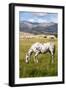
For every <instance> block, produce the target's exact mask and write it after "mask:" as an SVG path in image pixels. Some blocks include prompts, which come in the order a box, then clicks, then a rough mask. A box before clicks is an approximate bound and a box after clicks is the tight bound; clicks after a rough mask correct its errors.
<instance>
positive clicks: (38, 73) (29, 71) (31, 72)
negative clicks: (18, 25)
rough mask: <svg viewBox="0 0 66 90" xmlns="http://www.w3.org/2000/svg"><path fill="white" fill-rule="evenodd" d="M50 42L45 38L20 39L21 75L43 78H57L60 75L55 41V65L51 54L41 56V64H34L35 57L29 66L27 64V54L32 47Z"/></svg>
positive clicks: (22, 76) (39, 57)
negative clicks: (35, 44)
mask: <svg viewBox="0 0 66 90" xmlns="http://www.w3.org/2000/svg"><path fill="white" fill-rule="evenodd" d="M37 41H38V42H41V43H44V42H48V41H50V40H49V39H47V38H46V39H45V38H32V39H20V41H19V45H20V46H19V64H20V65H19V66H20V67H19V75H20V78H24V77H42V76H56V75H57V74H58V68H57V67H58V66H57V58H58V57H57V40H54V42H55V45H56V50H55V56H54V63H53V64H52V63H51V55H50V54H49V53H46V54H40V55H39V56H38V59H39V63H38V64H37V63H34V60H33V56H34V55H32V57H31V60H30V62H29V64H26V63H25V54H26V53H27V52H28V49H29V48H30V46H31V45H32V44H33V43H35V42H37Z"/></svg>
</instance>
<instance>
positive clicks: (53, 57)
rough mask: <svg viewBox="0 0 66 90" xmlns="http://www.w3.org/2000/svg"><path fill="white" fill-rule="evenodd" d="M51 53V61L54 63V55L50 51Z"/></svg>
mask: <svg viewBox="0 0 66 90" xmlns="http://www.w3.org/2000/svg"><path fill="white" fill-rule="evenodd" d="M51 55H52V63H54V55H53V52H51Z"/></svg>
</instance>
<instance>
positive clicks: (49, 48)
mask: <svg viewBox="0 0 66 90" xmlns="http://www.w3.org/2000/svg"><path fill="white" fill-rule="evenodd" d="M33 52H34V53H35V57H34V62H36V63H38V58H37V56H38V55H39V54H40V53H46V52H50V53H51V55H52V63H53V62H54V60H53V58H54V52H55V45H54V43H53V42H48V43H44V44H42V43H38V42H37V43H35V44H33V45H32V46H31V48H30V49H29V50H28V53H27V54H26V60H25V62H26V63H28V62H29V60H30V57H31V55H32V53H33Z"/></svg>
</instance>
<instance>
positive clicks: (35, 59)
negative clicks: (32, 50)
mask: <svg viewBox="0 0 66 90" xmlns="http://www.w3.org/2000/svg"><path fill="white" fill-rule="evenodd" d="M38 54H39V52H36V54H35V58H34V62H37V63H38Z"/></svg>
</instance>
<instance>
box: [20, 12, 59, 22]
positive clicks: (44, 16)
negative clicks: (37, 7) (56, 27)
mask: <svg viewBox="0 0 66 90" xmlns="http://www.w3.org/2000/svg"><path fill="white" fill-rule="evenodd" d="M19 20H20V21H29V22H39V23H43V22H47V23H49V22H54V23H58V14H57V13H48V12H26V11H25V12H24V11H20V12H19Z"/></svg>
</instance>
